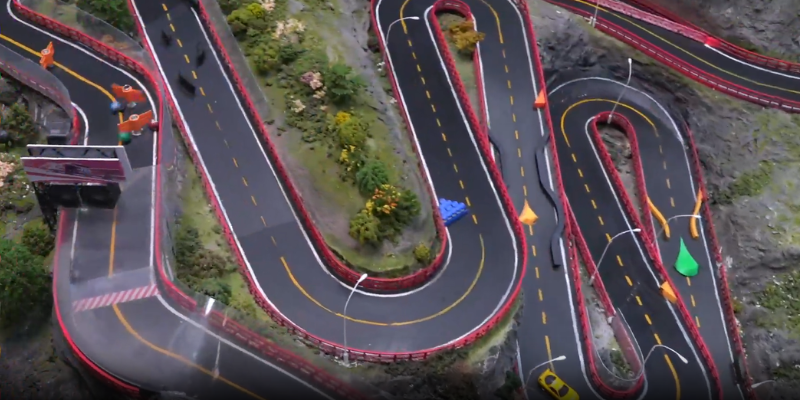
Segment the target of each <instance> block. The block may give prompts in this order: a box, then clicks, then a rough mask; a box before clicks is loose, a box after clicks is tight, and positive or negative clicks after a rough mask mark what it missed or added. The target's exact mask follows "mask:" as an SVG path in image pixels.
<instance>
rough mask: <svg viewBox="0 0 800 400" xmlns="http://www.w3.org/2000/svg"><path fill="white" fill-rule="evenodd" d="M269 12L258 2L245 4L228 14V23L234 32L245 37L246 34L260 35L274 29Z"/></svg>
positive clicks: (237, 35)
mask: <svg viewBox="0 0 800 400" xmlns="http://www.w3.org/2000/svg"><path fill="white" fill-rule="evenodd" d="M267 17H268V14H267V12H266V11H265V10H264V9H263V8H262V7H261V6H260V5H259V4H256V3H251V4H247V5H243V6H241V7H239V8H237V9H236V10H233V12H231V13H230V15H228V18H227V20H228V25H229V26H230V27H231V31H232V32H233V34H234V35H235V36H236V37H237V38H239V39H244V38H245V37H246V36H260V35H263V34H265V33H269V31H270V30H271V29H272V27H271V24H270V21H269V19H268V18H267Z"/></svg>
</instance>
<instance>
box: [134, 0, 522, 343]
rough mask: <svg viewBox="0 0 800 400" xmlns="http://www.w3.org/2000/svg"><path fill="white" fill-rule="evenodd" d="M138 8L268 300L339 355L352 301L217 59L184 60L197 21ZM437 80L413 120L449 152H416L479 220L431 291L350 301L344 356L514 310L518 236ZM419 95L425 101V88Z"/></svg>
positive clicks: (173, 5)
mask: <svg viewBox="0 0 800 400" xmlns="http://www.w3.org/2000/svg"><path fill="white" fill-rule="evenodd" d="M134 4H135V7H136V9H137V11H138V13H139V15H140V16H141V18H142V21H143V23H144V26H145V27H146V28H147V35H148V39H149V40H150V43H151V45H152V46H153V48H154V50H155V53H156V56H157V57H158V64H159V66H160V68H161V69H162V73H163V79H164V81H165V82H168V84H169V85H170V88H171V93H172V95H173V96H174V97H175V98H176V99H177V104H178V109H179V112H180V113H181V114H182V115H183V116H184V117H185V118H184V119H185V120H186V121H187V126H188V127H187V129H188V130H189V131H190V132H191V137H192V138H193V140H194V145H195V146H196V148H197V151H198V153H199V154H200V157H201V159H202V164H203V169H204V170H205V172H206V174H207V175H208V177H209V179H210V181H211V182H212V185H213V186H214V188H215V191H216V193H217V195H218V196H219V200H220V202H221V206H222V209H223V210H224V214H225V217H226V219H227V223H229V224H230V226H231V228H232V231H233V232H234V235H235V237H236V238H237V241H238V245H239V248H240V250H241V252H242V254H243V257H244V259H245V262H246V263H247V264H248V267H249V268H250V271H251V273H252V275H253V277H254V278H255V281H256V282H257V284H258V285H259V286H260V289H261V295H262V296H264V297H265V298H267V299H268V301H269V302H270V303H271V304H272V305H274V307H275V308H276V309H277V310H279V312H280V313H281V314H283V315H284V316H285V317H286V318H287V319H288V320H290V321H292V322H293V323H294V324H296V325H298V326H300V327H302V328H303V329H305V330H306V331H307V332H309V333H310V334H313V335H315V336H318V337H320V338H322V339H324V340H326V341H329V342H333V343H337V344H343V327H342V318H341V316H340V315H339V314H338V313H340V312H341V309H342V307H343V305H344V302H345V300H346V299H347V296H348V295H349V294H350V290H349V289H348V288H347V287H345V286H343V285H340V284H339V283H338V281H337V280H336V279H335V278H334V277H333V276H331V274H329V273H328V271H327V270H326V268H325V267H324V266H323V265H321V263H320V260H319V257H318V256H317V254H316V251H315V249H314V247H313V246H312V244H311V243H310V241H309V240H308V239H307V238H306V236H305V235H304V232H303V228H302V226H301V225H300V223H299V222H298V220H297V219H296V218H294V215H296V213H295V210H294V209H293V208H292V205H291V204H290V202H289V201H288V200H287V198H286V197H284V195H283V193H284V191H285V189H284V183H283V182H281V181H280V179H279V178H277V176H276V175H274V174H272V173H268V171H271V170H272V168H273V167H272V163H273V161H271V160H270V159H269V158H268V156H267V155H266V154H265V151H264V150H263V149H262V142H261V140H260V138H259V137H258V136H257V133H256V132H255V131H254V130H253V129H252V128H251V126H250V124H251V122H250V121H249V119H248V117H247V115H246V113H245V112H244V110H243V109H242V108H241V106H240V104H241V101H240V99H239V98H238V97H237V93H235V91H234V90H233V86H232V85H230V84H229V81H228V79H229V78H228V77H227V76H226V74H225V72H224V70H223V68H222V66H221V65H220V64H219V62H218V61H217V60H218V59H219V56H218V55H217V54H216V51H215V50H209V51H212V52H214V55H213V56H209V60H208V61H206V63H205V64H203V65H202V66H199V67H197V66H195V65H194V64H191V65H187V62H186V59H187V58H186V57H188V58H194V51H195V49H196V48H197V47H198V46H200V47H202V48H205V49H209V48H210V47H211V43H210V42H209V41H208V40H207V39H206V35H207V33H206V32H205V30H204V29H203V27H202V25H201V22H200V20H199V18H198V17H197V16H196V14H195V13H194V12H193V10H192V9H191V8H190V7H189V6H188V3H186V2H184V1H178V0H172V1H166V2H164V3H163V5H162V3H161V2H141V1H135V2H134ZM167 13H169V19H168V18H167ZM170 25H172V26H174V28H175V33H174V35H175V36H174V37H175V40H176V42H177V41H178V40H180V41H181V43H182V46H181V47H175V44H173V45H172V46H171V47H168V46H165V45H164V43H163V42H162V41H161V40H160V39H159V38H160V36H161V31H162V30H167V31H171V30H172V29H171V27H170ZM419 56H420V57H423V56H422V55H419ZM424 57H428V58H431V59H432V58H434V57H436V53H434V52H433V51H430V52H429V53H427V54H425V55H424ZM184 68H186V69H187V75H189V76H193V75H195V74H196V76H197V79H196V80H195V83H196V85H197V86H198V87H199V88H200V89H199V91H200V92H198V94H197V95H196V96H191V95H188V94H187V93H186V92H185V91H184V90H183V89H182V88H180V87H179V85H178V84H177V82H176V78H177V75H178V73H179V71H181V69H184ZM434 72H435V71H431V74H430V75H426V78H427V80H428V82H429V83H428V85H431V89H430V93H431V96H432V99H431V103H424V104H423V103H421V102H416V103H414V104H413V105H410V108H409V111H410V113H411V114H412V120H413V121H414V129H416V130H417V131H420V132H421V131H426V132H427V131H432V130H436V129H437V122H436V121H437V118H438V121H440V123H441V125H442V128H441V130H443V131H444V132H447V138H446V141H445V140H444V139H443V136H441V135H436V136H432V135H425V136H422V135H420V136H419V137H418V139H419V144H420V148H421V149H422V152H423V155H424V156H425V161H426V163H427V167H428V170H429V171H430V176H431V180H432V181H433V184H434V186H435V192H436V194H437V196H438V197H441V198H445V199H459V200H460V199H463V198H464V197H468V198H469V202H470V204H471V207H470V210H471V214H472V215H473V216H474V218H468V219H465V221H463V222H462V223H459V224H457V225H454V226H453V227H452V228H451V229H449V236H450V243H451V248H450V249H448V253H447V255H446V256H447V257H448V260H447V261H446V262H447V263H448V264H447V265H446V267H445V269H444V271H443V272H442V273H441V275H439V276H438V277H437V278H436V279H435V280H434V281H432V282H431V283H430V284H428V285H426V286H424V287H423V288H422V289H419V290H414V291H411V292H407V293H401V294H398V295H376V294H363V295H356V296H354V297H353V299H352V300H351V302H350V305H349V306H348V310H347V316H348V326H347V346H348V347H351V348H355V349H360V350H367V351H378V352H412V351H419V350H425V349H430V348H435V347H439V346H442V345H445V344H447V343H448V342H451V341H453V340H455V339H457V338H459V337H461V336H465V335H467V334H469V333H470V332H471V331H473V330H475V329H478V328H480V327H481V326H482V325H483V324H484V321H486V320H488V319H490V318H491V317H492V316H493V315H494V313H495V312H496V310H497V309H498V308H499V307H501V306H502V305H503V304H504V303H505V302H506V298H507V297H508V296H509V294H510V293H511V292H512V290H513V289H514V286H515V284H516V283H517V282H518V280H519V278H520V275H521V272H522V266H521V265H518V264H520V262H521V258H520V257H518V254H517V251H516V249H517V248H519V247H520V245H519V244H518V243H517V241H516V240H515V238H514V236H513V235H512V234H511V228H510V224H509V222H508V220H507V218H506V216H505V214H504V213H503V208H502V206H501V203H500V200H499V199H498V195H497V194H496V193H495V190H494V188H493V186H492V184H491V183H490V181H489V179H488V173H487V172H486V171H485V167H483V166H482V165H483V160H482V159H481V157H480V154H479V153H478V151H477V149H476V147H475V145H474V144H473V143H472V140H471V138H470V134H469V132H468V131H467V130H466V129H465V126H464V125H463V120H462V118H460V117H459V109H458V108H457V106H456V104H455V101H454V99H453V98H452V97H451V96H448V93H449V89H448V88H447V86H446V81H445V78H444V76H443V74H442V73H441V72H440V73H439V74H435V73H434ZM398 73H399V74H403V73H408V74H411V73H413V74H415V76H416V74H417V71H416V69H414V67H413V66H409V67H408V68H405V69H404V70H403V71H398ZM415 79H417V81H419V78H415ZM437 88H438V89H439V90H436V89H437ZM408 90H409V91H411V90H412V89H411V88H409V89H408ZM417 90H418V91H420V92H419V93H422V90H423V89H422V88H421V87H418V88H417ZM416 94H417V93H414V95H416ZM410 95H411V94H409V96H410ZM423 95H424V94H423ZM432 104H433V107H432ZM434 107H435V109H436V112H435V113H434V112H433V108H434ZM434 114H435V117H436V118H434ZM416 115H420V116H419V117H416ZM417 121H419V125H418V123H417ZM423 124H424V125H423ZM448 149H450V153H451V154H452V157H450V156H448ZM460 180H462V182H463V183H464V185H465V186H464V188H463V189H462V188H461V186H460V185H459V181H460ZM451 267H452V268H451Z"/></svg>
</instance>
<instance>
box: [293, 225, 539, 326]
mask: <svg viewBox="0 0 800 400" xmlns="http://www.w3.org/2000/svg"><path fill="white" fill-rule="evenodd" d="M478 239H479V240H480V242H481V259H480V263H479V264H478V272H477V273H476V274H475V278H473V279H472V283H470V285H469V287H468V288H467V290H466V291H465V292H464V294H462V295H461V297H459V298H458V299H456V300H455V301H454V302H453V303H452V304H450V305H449V306H447V307H445V308H443V309H442V310H440V311H439V312H437V313H435V314H432V315H429V316H427V317H424V318H419V319H415V320H412V321H404V322H388V323H387V322H376V321H368V320H362V319H355V318H352V317H349V316H345V315H342V314H341V313H337V312H334V311H332V310H331V309H329V308H327V307H325V306H324V305H323V304H322V303H320V302H319V301H318V300H317V299H315V298H314V297H313V296H311V294H309V293H308V292H307V291H306V290H305V288H303V286H302V285H300V282H298V281H297V278H295V277H294V274H292V269H291V268H289V264H288V263H287V262H286V259H285V258H283V257H281V262H282V263H283V268H284V269H285V270H286V273H287V274H288V275H289V279H290V280H291V281H292V283H293V284H294V286H295V287H296V288H297V290H299V291H300V293H302V294H303V296H305V297H306V298H307V299H308V300H310V301H311V302H312V303H314V304H315V305H317V307H319V308H321V309H323V310H325V311H327V312H329V313H331V314H333V315H335V316H337V317H340V318H345V319H347V320H348V321H351V322H355V323H359V324H365V325H375V326H405V325H413V324H418V323H420V322H425V321H430V320H432V319H434V318H438V317H441V316H442V315H444V314H447V313H448V312H450V310H452V309H453V308H455V307H456V306H458V305H459V304H461V302H462V301H464V299H466V298H467V296H469V295H470V293H472V290H473V289H475V286H476V285H477V284H478V280H479V279H480V278H481V275H482V274H483V267H484V264H485V261H486V249H485V248H484V245H483V235H481V234H478ZM537 277H538V270H537Z"/></svg>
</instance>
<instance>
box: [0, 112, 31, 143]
mask: <svg viewBox="0 0 800 400" xmlns="http://www.w3.org/2000/svg"><path fill="white" fill-rule="evenodd" d="M0 127H2V128H3V129H4V130H6V131H7V132H8V133H9V135H10V137H11V142H12V143H13V144H14V145H15V146H24V145H26V144H30V143H36V141H37V139H38V132H37V130H36V126H35V125H34V121H33V118H32V117H31V115H30V114H29V113H28V110H27V109H25V106H24V105H22V104H20V103H14V104H13V105H11V107H9V111H8V114H7V115H6V116H5V118H3V120H2V122H0Z"/></svg>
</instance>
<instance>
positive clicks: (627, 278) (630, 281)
mask: <svg viewBox="0 0 800 400" xmlns="http://www.w3.org/2000/svg"><path fill="white" fill-rule="evenodd" d="M625 281H627V282H628V286H633V281H632V280H631V277H629V276H628V275H625Z"/></svg>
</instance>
